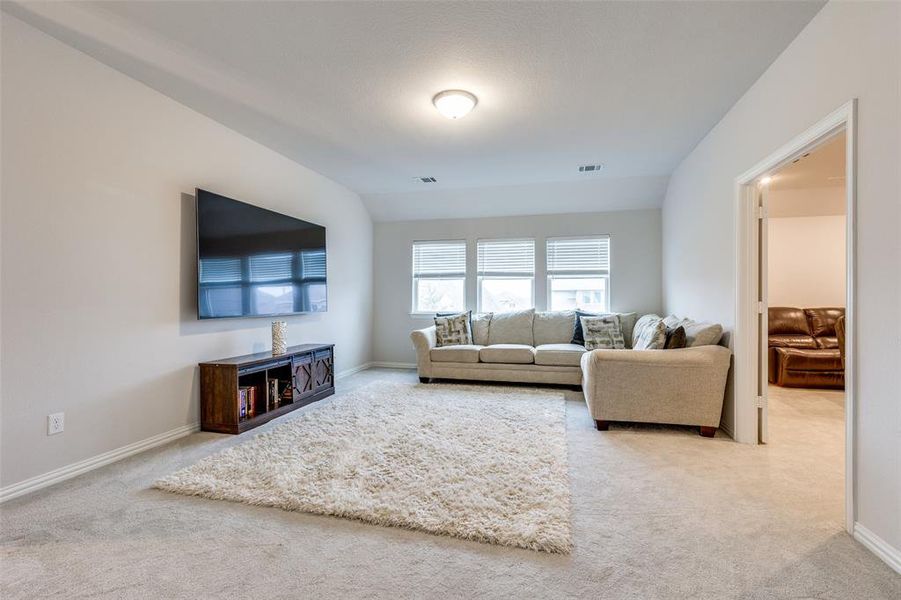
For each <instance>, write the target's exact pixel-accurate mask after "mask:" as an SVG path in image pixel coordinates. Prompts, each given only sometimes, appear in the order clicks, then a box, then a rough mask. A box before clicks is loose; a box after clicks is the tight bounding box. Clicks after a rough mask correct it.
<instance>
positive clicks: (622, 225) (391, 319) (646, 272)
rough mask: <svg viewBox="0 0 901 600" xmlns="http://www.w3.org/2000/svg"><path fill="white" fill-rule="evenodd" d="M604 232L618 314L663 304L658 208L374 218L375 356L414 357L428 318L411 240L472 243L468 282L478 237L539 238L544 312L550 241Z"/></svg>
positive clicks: (538, 286)
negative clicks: (416, 283)
mask: <svg viewBox="0 0 901 600" xmlns="http://www.w3.org/2000/svg"><path fill="white" fill-rule="evenodd" d="M600 234H609V235H610V261H611V264H610V272H611V274H610V291H611V307H612V309H613V310H615V311H620V312H626V311H638V312H641V313H649V312H658V311H659V310H660V304H661V290H660V282H661V272H660V265H661V258H660V211H659V210H658V209H649V210H632V211H619V212H606V213H584V214H568V215H537V216H527V217H526V216H521V217H504V218H484V219H448V220H435V221H405V222H387V223H376V224H375V256H376V261H375V314H376V317H375V331H374V337H373V359H374V360H376V361H380V362H393V363H413V362H415V360H416V359H415V353H414V351H413V345H412V343H411V342H410V332H411V331H412V330H413V329H418V328H421V327H426V326H428V325H429V324H430V323H431V319H430V318H428V317H423V316H413V315H411V314H410V312H411V310H412V306H411V303H412V274H411V271H412V244H413V241H414V240H446V239H465V240H467V241H468V242H469V244H468V245H467V263H468V272H469V275H470V276H469V277H468V282H467V283H468V284H469V283H472V282H474V281H475V276H474V273H475V268H476V261H475V247H476V246H475V241H476V240H477V239H479V238H483V239H492V238H523V237H526V238H534V239H535V264H536V267H535V269H536V274H535V275H536V277H535V304H536V308H537V309H538V310H545V307H546V303H547V297H546V289H547V288H546V268H545V238H548V237H556V236H574V235H600ZM473 288H474V286H473V285H468V286H467V297H468V303H469V305H470V306H469V308H471V309H473V310H475V290H474V289H473Z"/></svg>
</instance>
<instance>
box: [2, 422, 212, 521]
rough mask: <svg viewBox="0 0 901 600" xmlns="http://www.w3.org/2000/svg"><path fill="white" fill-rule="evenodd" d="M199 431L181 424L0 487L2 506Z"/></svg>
mask: <svg viewBox="0 0 901 600" xmlns="http://www.w3.org/2000/svg"><path fill="white" fill-rule="evenodd" d="M199 430H200V423H191V424H190V425H182V426H181V427H176V428H175V429H170V430H169V431H165V432H163V433H160V434H158V435H155V436H153V437H149V438H147V439H144V440H141V441H139V442H135V443H133V444H128V445H127V446H122V447H121V448H116V449H115V450H110V451H109V452H104V453H103V454H98V455H97V456H92V457H91V458H86V459H85V460H81V461H78V462H76V463H72V464H71V465H66V466H65V467H60V468H59V469H54V470H53V471H50V472H48V473H44V474H43V475H37V476H35V477H31V478H30V479H26V480H25V481H20V482H19V483H14V484H12V485H8V486H6V487H4V488H0V504H2V503H4V502H6V501H7V500H12V499H13V498H18V497H19V496H24V495H25V494H30V493H31V492H35V491H37V490H40V489H43V488H45V487H49V486H51V485H54V484H57V483H60V482H61V481H66V480H67V479H72V478H73V477H76V476H78V475H81V474H82V473H87V472H88V471H93V470H94V469H99V468H100V467H103V466H105V465H108V464H110V463H114V462H116V461H118V460H122V459H123V458H127V457H129V456H132V455H134V454H137V453H139V452H143V451H145V450H149V449H151V448H154V447H156V446H161V445H163V444H165V443H167V442H171V441H172V440H176V439H178V438H181V437H185V436H186V435H190V434H192V433H194V432H195V431H199Z"/></svg>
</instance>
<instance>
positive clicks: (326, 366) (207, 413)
mask: <svg viewBox="0 0 901 600" xmlns="http://www.w3.org/2000/svg"><path fill="white" fill-rule="evenodd" d="M334 358H335V346H334V345H333V344H302V345H300V346H291V347H290V348H288V351H287V352H286V353H285V354H279V355H273V354H272V353H271V352H259V353H257V354H248V355H246V356H236V357H233V358H223V359H221V360H217V361H213V362H205V363H200V428H201V429H202V430H203V431H216V432H219V433H242V432H244V431H247V430H248V429H253V428H254V427H259V426H260V425H262V424H263V423H266V422H268V421H271V420H272V419H274V418H276V417H280V416H282V415H283V414H285V413H289V412H291V411H292V410H297V409H298V408H300V407H301V406H306V405H307V404H310V403H311V402H316V401H317V400H321V399H323V398H325V397H326V396H331V395H332V394H334V393H335V369H334V364H335V362H334ZM273 381H277V382H278V383H277V384H273V383H272V382H273ZM273 385H275V386H277V393H275V394H273V393H270V391H272V392H275V390H274V389H272V390H270V388H272V386H273ZM241 388H248V390H247V391H246V392H245V396H248V395H250V394H251V392H250V391H249V390H250V389H252V390H253V392H252V393H253V396H254V399H255V400H256V402H255V403H254V404H253V405H252V406H245V411H244V412H245V414H244V415H242V412H241Z"/></svg>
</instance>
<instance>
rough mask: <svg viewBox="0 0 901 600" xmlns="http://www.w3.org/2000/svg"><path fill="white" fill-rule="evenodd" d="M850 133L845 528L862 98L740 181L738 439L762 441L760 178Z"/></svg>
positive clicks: (851, 481)
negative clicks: (757, 192) (759, 388)
mask: <svg viewBox="0 0 901 600" xmlns="http://www.w3.org/2000/svg"><path fill="white" fill-rule="evenodd" d="M842 131H844V132H845V134H846V138H845V139H846V141H845V144H846V146H845V151H846V154H845V210H846V214H845V218H846V223H845V236H846V237H845V264H846V280H845V304H846V306H845V529H846V530H847V531H848V532H849V533H851V532H852V530H853V527H854V521H855V518H856V508H855V507H856V502H855V489H856V483H855V469H854V457H855V451H854V449H855V440H854V432H855V423H856V416H855V415H856V397H857V378H856V374H857V364H856V360H857V352H856V348H857V318H856V309H855V297H856V292H857V286H856V264H855V257H856V254H857V236H856V229H857V227H856V206H857V99H856V98H853V99H851V100H849V101H848V102H846V103H845V104H843V105H842V106H841V107H839V108H838V109H836V110H835V111H833V112H832V113H830V114H829V115H827V116H826V117H824V118H823V119H821V120H820V121H819V122H817V123H816V124H815V125H813V126H812V127H810V128H809V129H807V130H806V131H804V132H803V133H801V134H800V135H798V136H796V137H794V138H793V139H792V140H791V141H789V142H787V143H786V144H784V145H783V146H782V147H780V148H779V149H778V150H776V151H774V152H773V153H772V154H770V155H769V156H767V157H766V158H764V159H763V160H761V161H760V162H758V163H757V164H756V165H754V166H753V167H751V168H750V169H748V170H747V171H745V172H744V173H743V174H741V175H739V176H738V177H736V179H735V198H736V204H735V244H736V246H735V260H736V265H735V266H736V269H735V273H736V281H735V290H736V295H735V332H734V339H733V350H734V352H735V371H734V390H735V396H734V397H735V403H734V407H735V423H734V428H733V431H734V437H735V440H736V441H737V442H742V443H746V444H756V443H757V427H758V415H757V390H756V386H757V383H758V377H759V369H758V360H757V359H758V356H757V355H758V348H759V346H758V342H759V340H758V337H759V334H758V332H757V324H756V320H757V314H758V313H757V292H758V288H757V286H758V283H757V282H758V272H757V271H758V266H757V256H758V253H759V251H760V248H759V240H758V239H757V232H756V221H757V217H756V215H755V209H754V204H755V198H754V190H755V187H756V186H757V182H758V180H759V179H760V178H761V177H763V176H764V175H766V174H767V173H770V172H772V171H774V170H776V169H779V168H780V167H783V166H785V165H786V164H788V163H790V162H791V161H792V160H794V159H795V158H797V157H798V156H800V155H802V154H804V153H805V152H809V151H810V150H812V149H813V148H815V147H817V146H819V145H820V144H822V143H823V142H825V141H826V140H828V139H830V138H832V137H833V136H835V135H837V134H839V133H840V132H842Z"/></svg>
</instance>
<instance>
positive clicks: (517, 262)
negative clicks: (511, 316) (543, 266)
mask: <svg viewBox="0 0 901 600" xmlns="http://www.w3.org/2000/svg"><path fill="white" fill-rule="evenodd" d="M478 248H479V256H478V265H479V269H478V270H479V284H478V290H479V310H480V311H483V312H505V311H510V310H522V309H526V308H532V307H533V306H535V240H479V242H478Z"/></svg>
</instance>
